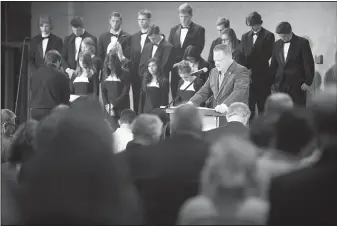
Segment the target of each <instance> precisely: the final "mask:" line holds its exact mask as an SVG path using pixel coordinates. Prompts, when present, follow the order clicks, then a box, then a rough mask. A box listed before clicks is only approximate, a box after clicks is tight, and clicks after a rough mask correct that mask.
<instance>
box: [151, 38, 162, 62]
mask: <svg viewBox="0 0 337 226" xmlns="http://www.w3.org/2000/svg"><path fill="white" fill-rule="evenodd" d="M162 40H163V36H161V39H160V41H159V42H158V43H157V45H159V44H160V43H161V41H162ZM157 45H153V47H152V57H154V54H156V52H157V49H158V46H157Z"/></svg>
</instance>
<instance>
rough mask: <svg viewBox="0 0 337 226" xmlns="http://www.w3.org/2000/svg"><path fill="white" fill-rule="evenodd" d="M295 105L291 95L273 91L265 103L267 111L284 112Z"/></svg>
mask: <svg viewBox="0 0 337 226" xmlns="http://www.w3.org/2000/svg"><path fill="white" fill-rule="evenodd" d="M293 107H294V102H293V100H292V99H291V97H290V96H289V95H288V94H286V93H273V94H271V95H270V96H269V97H268V98H267V100H266V103H265V112H266V113H278V114H280V113H282V112H284V111H286V110H290V109H292V108H293Z"/></svg>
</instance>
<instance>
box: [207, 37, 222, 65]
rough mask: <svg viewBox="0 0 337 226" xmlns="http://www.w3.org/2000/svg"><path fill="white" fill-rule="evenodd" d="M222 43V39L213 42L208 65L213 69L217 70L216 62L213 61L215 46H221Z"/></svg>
mask: <svg viewBox="0 0 337 226" xmlns="http://www.w3.org/2000/svg"><path fill="white" fill-rule="evenodd" d="M221 42H222V40H221V38H220V37H219V38H217V39H215V40H213V42H212V44H211V48H210V49H209V55H208V63H209V65H210V67H211V69H212V68H215V64H214V60H213V49H214V47H215V46H217V45H219V44H221Z"/></svg>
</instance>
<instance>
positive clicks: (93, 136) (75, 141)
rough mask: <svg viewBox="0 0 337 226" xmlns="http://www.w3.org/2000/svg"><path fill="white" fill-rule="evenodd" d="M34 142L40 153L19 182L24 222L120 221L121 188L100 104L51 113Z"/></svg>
mask: <svg viewBox="0 0 337 226" xmlns="http://www.w3.org/2000/svg"><path fill="white" fill-rule="evenodd" d="M33 143H34V148H35V150H36V153H35V154H34V156H32V157H31V159H30V160H29V161H27V162H25V163H24V164H23V165H22V172H21V173H23V174H22V175H21V181H20V183H21V184H22V187H23V188H24V189H23V193H22V195H23V200H22V201H23V202H22V204H23V205H22V207H23V208H22V209H23V210H24V212H23V213H24V220H25V223H26V224H48V223H50V222H53V223H54V224H119V223H120V222H118V218H119V215H120V214H122V213H121V212H119V211H120V208H119V205H121V203H122V202H123V201H121V199H120V194H121V193H120V192H121V190H122V188H121V185H119V184H118V183H117V181H119V180H118V179H117V178H118V175H117V171H118V170H117V169H116V167H115V166H116V165H115V163H114V156H113V154H112V153H113V150H112V148H113V145H111V144H113V140H112V136H111V133H110V131H109V128H108V126H107V124H106V123H105V121H104V114H103V111H102V110H101V105H100V103H99V102H98V101H93V100H91V99H89V98H88V99H86V100H83V101H80V102H77V103H76V104H75V105H73V106H72V107H71V108H69V110H67V111H55V112H53V113H52V114H50V115H49V116H47V117H46V118H44V119H43V120H42V121H40V123H39V125H38V127H37V129H36V136H35V137H34V142H33ZM83 175H85V176H83ZM60 186H61V187H60ZM89 194H90V195H89Z"/></svg>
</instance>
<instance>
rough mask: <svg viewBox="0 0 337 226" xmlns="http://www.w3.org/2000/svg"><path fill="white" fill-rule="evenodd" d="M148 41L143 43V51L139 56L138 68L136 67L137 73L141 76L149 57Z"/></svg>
mask: <svg viewBox="0 0 337 226" xmlns="http://www.w3.org/2000/svg"><path fill="white" fill-rule="evenodd" d="M150 46H151V44H150V43H147V44H145V45H144V48H143V52H142V54H141V56H140V61H139V68H138V75H139V76H143V75H144V73H145V72H146V70H147V62H148V59H149V58H150V49H151V48H150Z"/></svg>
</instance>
